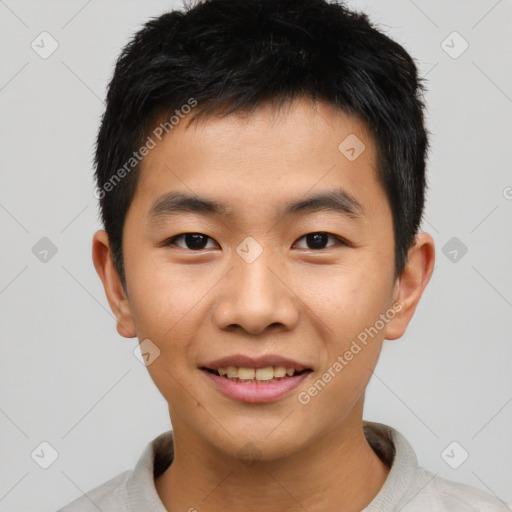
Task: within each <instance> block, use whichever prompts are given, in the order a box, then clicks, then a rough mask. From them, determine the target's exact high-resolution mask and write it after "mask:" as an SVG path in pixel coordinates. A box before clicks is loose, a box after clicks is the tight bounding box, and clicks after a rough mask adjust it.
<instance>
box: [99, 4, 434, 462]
mask: <svg viewBox="0 0 512 512" xmlns="http://www.w3.org/2000/svg"><path fill="white" fill-rule="evenodd" d="M421 93H422V85H421V81H420V79H419V77H418V73H417V69H416V66H415V64H414V62H413V60H412V59H411V57H410V56H409V55H408V54H407V52H406V51H405V50H404V49H403V48H402V47H401V46H400V45H399V44H397V43H396V42H394V41H392V40H391V39H389V38H388V37H387V36H385V35H384V34H382V33H380V32H379V31H378V30H376V29H375V28H374V27H373V26H372V25H371V23H370V22H369V20H368V19H367V17H366V16H365V15H364V14H358V13H355V12H352V11H349V10H348V9H347V8H346V7H344V6H343V5H341V4H337V3H328V2H326V1H325V0H209V1H203V2H200V3H196V5H194V6H187V7H186V9H185V10H184V11H173V12H170V13H167V14H164V15H162V16H160V17H159V18H156V19H153V20H151V21H150V22H148V23H147V24H146V25H145V26H144V28H143V29H142V30H140V31H139V32H138V33H137V34H136V35H135V37H134V38H133V39H132V40H131V41H130V43H129V44H128V45H127V46H126V47H125V48H124V50H123V52H122V54H121V56H120V58H119V60H118V62H117V65H116V69H115V73H114V77H113V79H112V81H111V83H110V85H109V89H108V95H107V107H106V111H105V114H104V116H103V119H102V122H101V128H100V131H99V135H98V139H97V148H96V157H95V164H96V179H97V185H98V189H97V196H98V198H99V199H100V207H101V216H102V220H103V223H104V226H105V230H104V231H103V230H101V231H99V232H98V233H96V235H95V238H94V243H93V258H94V263H95V266H96V269H97V271H98V273H99V275H100V277H101V279H102V281H103V283H104V286H105V291H106V294H107V297H108V300H109V303H110V305H111V308H112V310H113V311H114V313H115V314H116V318H117V321H118V324H117V329H118V332H119V333H120V334H121V335H123V336H125V337H135V336H138V338H139V340H140V341H141V342H143V340H150V343H151V347H152V348H151V350H153V351H157V352H158V357H157V358H155V359H154V361H152V362H151V364H150V365H149V366H148V370H149V372H150V374H151V376H152V378H153V380H154V381H155V384H156V385H157V387H158V388H159V389H160V391H161V392H162V394H163V395H164V397H165V398H166V399H167V401H168V403H169V410H170V413H171V419H172V420H173V426H174V429H175V432H177V431H180V429H181V431H182V432H184V431H187V429H188V432H189V435H192V434H191V433H193V435H195V436H197V437H198V438H200V439H207V440H208V442H209V443H210V444H211V445H212V446H215V447H217V448H218V449H221V450H224V451H225V452H230V453H232V454H236V453H237V450H238V449H239V448H240V447H241V446H243V445H245V444H246V443H247V442H248V441H252V442H259V444H258V446H259V448H258V449H259V450H261V454H262V457H267V458H271V457H277V456H279V454H281V455H283V454H284V453H285V452H287V451H288V453H291V452H293V450H295V449H297V447H298V446H304V445H305V443H306V444H307V441H308V440H309V441H311V440H312V439H314V438H315V436H320V435H325V434H326V433H327V432H330V431H332V430H333V429H335V428H336V427H337V426H339V425H340V424H341V423H342V422H343V421H352V420H354V418H357V417H358V416H360V414H361V410H362V403H363V397H364V390H365V388H366V385H367V383H368V381H369V378H370V376H371V372H372V370H373V368H374V367H375V365H376V363H377V360H378V355H379V353H380V349H381V345H382V342H383V340H384V339H386V338H387V339H395V338H399V337H400V336H402V334H403V333H404V332H405V329H406V327H407V324H408V322H409V321H410V319H411V318H412V315H413V313H414V310H415V307H416V305H417V303H418V301H419V299H420V297H421V294H422V292H423V289H424V287H425V286H426V284H427V282H428V279H429V277H430V274H431V272H432V268H433V262H434V249H433V241H432V238H431V237H430V236H429V235H427V234H425V233H419V232H418V230H419V225H420V222H421V217H422V212H423V208H424V197H425V187H426V182H425V159H426V151H427V148H428V142H427V132H426V129H425V126H424V117H423V109H424V105H423V102H422V98H421ZM185 196H188V197H185ZM186 233H189V235H186ZM377 322H378V323H377ZM361 333H366V338H365V337H364V334H361ZM363 338H365V339H364V341H363ZM357 340H359V343H357ZM354 342H356V345H357V347H359V349H358V348H356V346H355V345H354ZM155 347H156V348H155ZM347 351H349V352H351V353H352V356H349V355H348V353H347ZM157 352H155V353H157ZM344 354H347V358H349V360H348V361H347V358H343V355H344ZM233 355H244V356H246V357H247V358H249V359H248V360H247V365H248V366H251V360H252V361H253V362H254V361H255V360H256V359H258V358H260V357H263V356H269V355H270V356H272V357H275V356H282V357H283V358H287V359H289V360H291V363H290V364H296V366H297V367H299V366H301V365H302V366H303V367H304V368H305V369H306V372H304V373H303V374H302V376H301V381H300V384H299V385H298V387H297V388H296V389H295V390H294V391H293V392H291V393H288V395H286V396H285V397H284V398H282V399H279V400H274V401H270V402H269V401H267V402H258V401H257V400H256V401H247V400H245V401H244V400H242V401H241V400H235V399H233V398H232V397H227V396H225V395H224V394H223V393H222V392H220V391H219V390H218V389H217V388H216V387H215V384H212V382H211V377H210V376H209V375H208V374H211V373H212V371H215V370H217V368H213V366H215V365H216V364H217V362H218V360H219V359H222V358H225V357H226V356H233ZM339 356H341V357H342V359H343V361H344V362H343V363H342V362H341V360H340V359H339ZM269 361H270V359H269ZM336 361H338V363H339V364H341V365H342V368H341V369H339V368H340V367H339V366H336V365H335V363H336ZM267 363H268V361H267ZM345 363H346V364H345ZM222 364H224V363H222ZM226 364H227V363H226ZM253 366H258V365H257V364H254V365H253ZM267 366H268V364H267ZM327 374H330V375H331V378H330V379H329V378H328V377H325V379H323V378H322V376H324V375H327ZM319 379H320V380H322V382H324V384H325V386H322V385H321V384H318V380H319ZM325 380H328V381H329V382H328V383H327V382H325ZM315 382H317V385H316V389H317V391H316V392H314V391H311V392H309V391H308V390H312V386H313V387H314V383H315ZM320 388H321V389H320ZM324 388H325V389H324ZM300 393H303V394H302V395H301V396H302V400H301V399H300V397H299V395H300ZM304 393H306V394H304ZM317 395H318V396H317ZM307 397H309V398H307ZM312 398H314V399H312ZM289 410H291V411H292V412H293V413H294V414H293V415H292V416H293V419H292V420H291V421H290V422H288V423H287V422H284V424H283V425H282V427H281V428H280V429H279V430H278V431H277V432H274V433H273V434H272V435H271V436H270V435H268V432H270V431H271V429H272V428H274V426H275V424H276V419H277V418H281V419H282V418H283V417H284V416H285V411H289ZM215 411H217V413H218V412H219V411H221V413H222V418H223V419H222V421H221V423H219V422H218V421H217V423H215V422H213V423H212V421H211V420H212V418H213V417H215V416H216V414H217V413H216V412H215ZM233 413H235V414H233ZM319 418H320V420H319ZM354 421H355V420H354ZM294 425H295V427H294ZM297 425H302V426H301V427H300V431H301V433H300V434H298V433H297V432H295V431H294V430H293V429H294V428H296V429H297V430H298V427H297ZM304 425H305V426H306V428H304ZM305 430H306V433H304V431H305ZM290 436H291V437H290ZM262 439H264V440H265V441H262ZM290 439H293V440H294V442H290ZM294 443H295V444H294ZM301 443H302V444H301Z"/></svg>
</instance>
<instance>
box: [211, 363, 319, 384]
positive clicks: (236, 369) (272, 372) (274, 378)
mask: <svg viewBox="0 0 512 512" xmlns="http://www.w3.org/2000/svg"><path fill="white" fill-rule="evenodd" d="M201 370H204V371H207V372H209V373H211V374H213V375H217V376H219V377H223V378H225V379H228V380H231V381H233V382H247V383H262V384H270V383H272V382H279V381H281V380H283V379H287V378H290V377H294V376H298V375H302V374H304V373H309V372H312V371H313V370H312V369H311V368H303V369H296V368H293V367H288V368H287V367H285V366H264V367H261V368H252V367H248V366H227V367H219V368H217V369H213V368H206V367H202V368H201Z"/></svg>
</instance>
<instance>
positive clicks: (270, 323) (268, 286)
mask: <svg viewBox="0 0 512 512" xmlns="http://www.w3.org/2000/svg"><path fill="white" fill-rule="evenodd" d="M267 255H268V257H267ZM233 263H234V264H233V267H232V268H231V270H230V271H229V272H228V273H227V275H226V276H225V277H224V279H223V280H222V284H221V286H220V287H219V297H218V299H217V300H216V301H215V306H214V312H213V318H214V322H215V323H216V325H217V326H218V327H219V328H220V329H224V330H236V329H241V330H243V331H246V332H247V333H250V334H253V335H260V334H262V333H264V332H265V330H279V329H282V330H285V331H286V330H292V329H294V328H295V326H296V325H297V322H298V319H299V307H298V305H299V301H298V298H297V297H296V295H295V294H294V293H293V291H292V287H293V283H287V279H286V276H285V275H284V272H283V271H282V270H281V271H280V270H279V268H280V267H279V265H278V264H277V263H276V261H275V259H272V258H271V257H270V255H269V251H265V250H264V251H263V253H262V254H261V255H260V256H259V257H258V258H257V259H256V260H255V261H253V262H251V263H248V262H246V261H244V260H243V259H242V258H241V257H239V256H238V255H237V254H235V255H234V261H233Z"/></svg>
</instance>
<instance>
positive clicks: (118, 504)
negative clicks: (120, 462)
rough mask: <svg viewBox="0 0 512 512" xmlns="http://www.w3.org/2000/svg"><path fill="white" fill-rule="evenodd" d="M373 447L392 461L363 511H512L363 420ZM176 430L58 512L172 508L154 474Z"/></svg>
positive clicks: (161, 511)
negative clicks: (426, 464)
mask: <svg viewBox="0 0 512 512" xmlns="http://www.w3.org/2000/svg"><path fill="white" fill-rule="evenodd" d="M364 434H365V437H366V439H367V440H368V443H369V444H370V445H371V447H372V448H373V450H374V451H375V452H376V453H377V454H378V455H379V457H380V458H381V459H382V460H384V461H385V462H386V463H387V464H389V465H390V466H391V470H390V472H389V474H388V477H387V479H386V481H385V482H384V485H383V486H382V488H381V490H380V491H379V493H378V494H377V496H376V497H375V498H374V499H373V501H372V502H371V503H370V504H369V505H368V506H367V507H366V508H365V509H364V510H363V511H362V512H392V511H393V512H398V511H400V512H438V511H443V512H444V511H446V512H448V511H450V512H454V511H456V512H510V510H511V509H510V508H509V507H508V506H506V505H505V503H503V502H502V501H501V500H499V499H498V498H496V497H494V496H491V495H490V494H487V493H485V492H483V491H480V490H478V489H476V488H474V487H470V486H468V485H463V484H459V483H455V482H452V481H449V480H446V479H444V478H441V477H438V476H436V475H434V474H433V473H431V472H429V471H427V470H425V469H423V468H421V467H419V466H418V459H417V457H416V454H415V453H414V450H413V449H412V447H411V445H410V444H409V443H408V442H407V440H406V439H405V438H404V437H403V436H402V435H401V434H400V433H399V432H398V431H396V430H395V429H393V428H391V427H388V426H387V425H383V424H381V423H373V422H367V421H365V422H364ZM173 452H174V446H173V439H172V431H169V432H165V433H163V434H161V435H160V436H158V437H156V438H155V439H154V440H153V441H151V442H150V443H149V444H148V446H147V447H146V449H145V450H144V452H143V453H142V455H141V457H140V459H139V461H138V462H137V464H136V466H135V468H134V469H133V470H130V471H126V472H124V473H121V474H120V475H118V476H116V477H115V478H113V479H111V480H109V481H107V482H105V483H104V484H102V485H100V486H98V487H96V488H95V489H93V490H92V491H89V492H88V493H87V494H85V495H83V496H80V497H79V498H77V499H76V500H75V501H73V502H72V503H70V504H69V505H67V506H65V507H64V508H61V509H59V510H58V511H57V512H98V510H101V511H102V512H145V511H150V512H168V511H167V509H166V508H165V507H164V506H163V504H162V502H161V500H160V498H159V496H158V493H157V492H156V489H155V476H158V475H160V474H161V473H163V472H164V471H165V470H166V469H167V467H168V466H169V465H170V464H171V462H172V459H173Z"/></svg>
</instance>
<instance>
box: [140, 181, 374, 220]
mask: <svg viewBox="0 0 512 512" xmlns="http://www.w3.org/2000/svg"><path fill="white" fill-rule="evenodd" d="M317 211H333V212H336V213H339V214H342V215H344V216H347V217H349V218H352V219H358V218H360V217H362V216H363V215H364V208H363V206H362V204H361V203H360V202H359V201H358V200H357V199H356V198H355V197H353V196H352V195H351V194H349V193H348V192H347V191H345V190H343V189H341V188H338V189H333V190H328V191H325V192H320V193H317V194H313V195H309V196H306V197H303V198H301V199H299V200H297V201H292V202H290V203H287V204H285V205H284V206H283V207H282V208H280V209H279V210H278V211H277V212H276V216H277V217H278V218H283V217H288V216H291V215H299V214H305V213H312V212H317ZM187 212H189V213H199V214H203V215H220V216H225V217H230V216H232V215H233V212H232V210H231V208H230V207H228V205H226V204H223V203H220V202H218V201H214V200H211V199H208V198H204V197H199V196H196V195H189V194H186V193H184V192H168V193H167V194H163V195H162V196H160V197H159V198H158V199H157V200H156V201H155V202H154V203H153V206H152V207H151V209H150V210H149V212H148V219H149V220H150V221H151V222H158V221H159V220H163V219H165V218H168V217H171V216H174V215H178V214H182V213H187Z"/></svg>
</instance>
